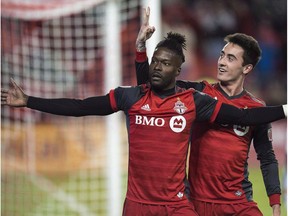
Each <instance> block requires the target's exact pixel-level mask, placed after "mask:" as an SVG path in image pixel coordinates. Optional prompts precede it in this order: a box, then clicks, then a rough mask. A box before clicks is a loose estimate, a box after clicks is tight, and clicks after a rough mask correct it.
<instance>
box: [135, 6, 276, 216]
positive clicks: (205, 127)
mask: <svg viewBox="0 0 288 216" xmlns="http://www.w3.org/2000/svg"><path fill="white" fill-rule="evenodd" d="M149 15H150V9H149V8H147V10H145V11H144V17H143V23H142V26H141V29H140V31H139V34H138V38H137V40H136V50H137V53H136V69H137V82H138V84H142V83H145V82H147V80H148V73H147V68H148V60H147V55H146V52H145V51H146V47H145V42H146V40H147V39H149V38H150V37H151V35H152V34H153V32H154V31H155V28H154V27H152V26H150V25H149ZM224 40H225V42H226V45H225V46H224V47H223V49H222V50H221V53H220V57H219V59H218V73H217V78H218V80H219V82H218V83H215V84H209V83H208V82H206V81H203V82H187V81H180V80H177V82H176V85H177V86H178V87H182V88H185V89H189V88H194V89H196V90H198V91H201V92H204V93H206V94H208V95H210V96H212V97H213V98H217V100H218V101H221V102H224V103H229V104H233V105H234V106H236V107H239V108H247V107H249V108H250V107H262V106H265V104H264V102H263V101H262V100H260V99H258V98H256V97H255V96H253V95H252V94H251V93H249V92H248V91H246V90H245V89H244V80H245V77H246V75H247V74H249V73H250V72H252V70H253V69H254V68H255V66H256V65H257V63H258V61H259V60H260V58H261V49H260V47H259V45H258V43H257V41H256V40H255V39H254V38H252V37H250V36H248V35H245V34H240V33H236V34H232V35H228V36H226V37H225V39H224ZM271 133H272V131H271V125H270V124H265V125H259V126H256V127H251V126H244V127H243V126H240V125H237V124H229V125H223V124H212V123H209V122H202V123H195V124H194V126H193V133H192V138H191V151H190V159H189V174H188V179H189V183H190V184H189V185H190V187H191V194H190V197H191V199H192V201H193V204H194V206H195V209H196V211H197V213H198V214H199V215H201V216H202V215H203V216H206V215H207V216H209V215H211V214H212V212H213V215H231V214H236V213H237V215H251V216H260V215H263V214H262V213H261V212H260V210H259V208H258V207H257V204H256V203H255V202H254V201H253V197H252V184H251V182H250V181H249V179H248V163H247V160H248V154H249V150H250V145H251V141H252V140H253V143H254V148H255V150H256V153H257V158H258V159H259V160H260V164H261V171H262V175H263V178H264V184H265V187H266V192H267V194H268V196H269V201H270V206H271V207H272V208H273V216H279V215H280V194H281V190H280V182H279V173H278V162H277V159H276V158H275V154H274V151H273V147H272V139H271Z"/></svg>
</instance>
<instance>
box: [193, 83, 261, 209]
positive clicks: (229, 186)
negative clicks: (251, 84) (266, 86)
mask: <svg viewBox="0 0 288 216" xmlns="http://www.w3.org/2000/svg"><path fill="white" fill-rule="evenodd" d="M204 84H205V87H204V89H203V92H205V93H207V94H208V95H210V96H212V97H214V98H215V99H217V100H218V101H221V102H223V103H228V104H232V105H234V106H236V107H239V108H252V107H260V106H263V105H264V104H263V102H262V101H260V100H258V99H256V98H255V97H253V96H252V95H251V94H250V93H248V92H247V91H243V93H242V94H241V95H238V96H236V97H228V96H227V95H226V94H225V93H224V92H223V90H221V88H220V87H219V85H218V84H214V85H210V84H209V83H207V82H204ZM253 129H254V127H250V126H239V125H220V124H215V123H213V124H211V123H197V124H194V127H193V130H192V138H191V151H190V160H189V182H190V184H191V197H192V199H196V200H202V201H206V202H218V203H233V202H234V203H239V202H246V201H247V200H250V199H252V197H246V196H247V194H248V195H249V196H250V194H249V193H246V192H247V191H246V190H251V184H250V182H248V181H246V180H245V175H246V174H247V170H245V169H246V167H247V159H248V152H249V148H250V142H251V139H252V133H253ZM246 177H247V176H246Z"/></svg>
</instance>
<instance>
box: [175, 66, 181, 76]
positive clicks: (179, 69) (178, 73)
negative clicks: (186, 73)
mask: <svg viewBox="0 0 288 216" xmlns="http://www.w3.org/2000/svg"><path fill="white" fill-rule="evenodd" d="M180 72H181V67H179V68H178V69H177V73H176V76H179V75H180Z"/></svg>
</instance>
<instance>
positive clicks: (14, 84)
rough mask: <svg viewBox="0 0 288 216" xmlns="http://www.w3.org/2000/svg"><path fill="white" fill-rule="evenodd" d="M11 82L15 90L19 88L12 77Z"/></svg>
mask: <svg viewBox="0 0 288 216" xmlns="http://www.w3.org/2000/svg"><path fill="white" fill-rule="evenodd" d="M10 82H11V83H12V85H13V87H14V88H19V87H18V85H17V84H16V82H15V81H14V79H13V78H12V77H11V78H10Z"/></svg>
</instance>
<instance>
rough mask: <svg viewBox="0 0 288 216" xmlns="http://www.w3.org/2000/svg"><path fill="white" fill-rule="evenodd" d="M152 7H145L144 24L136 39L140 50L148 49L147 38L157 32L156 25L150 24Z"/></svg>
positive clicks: (137, 47) (137, 48)
mask: <svg viewBox="0 0 288 216" xmlns="http://www.w3.org/2000/svg"><path fill="white" fill-rule="evenodd" d="M149 17H150V7H147V8H143V14H142V24H141V28H140V30H139V33H138V36H137V39H136V50H137V51H138V52H144V51H146V40H148V39H149V38H150V37H151V36H152V35H153V33H154V32H155V27H154V26H150V25H149Z"/></svg>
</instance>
